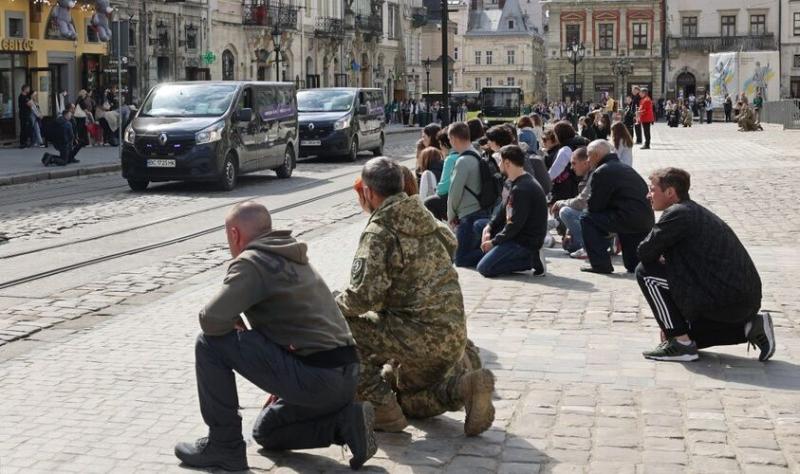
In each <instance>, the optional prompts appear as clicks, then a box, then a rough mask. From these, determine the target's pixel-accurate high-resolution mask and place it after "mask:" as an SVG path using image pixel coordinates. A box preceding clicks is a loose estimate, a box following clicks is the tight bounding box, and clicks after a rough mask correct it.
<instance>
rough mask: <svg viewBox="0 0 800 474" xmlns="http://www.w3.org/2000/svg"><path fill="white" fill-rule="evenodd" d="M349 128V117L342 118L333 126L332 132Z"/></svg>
mask: <svg viewBox="0 0 800 474" xmlns="http://www.w3.org/2000/svg"><path fill="white" fill-rule="evenodd" d="M349 126H350V116H349V115H348V116H347V117H342V118H340V119H339V120H337V121H336V123H334V124H333V129H334V130H344V129H345V128H347V127H349Z"/></svg>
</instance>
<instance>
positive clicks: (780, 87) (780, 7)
mask: <svg viewBox="0 0 800 474" xmlns="http://www.w3.org/2000/svg"><path fill="white" fill-rule="evenodd" d="M782 10H783V0H778V98H779V99H780V98H782V97H783V84H781V83H782V82H783V81H782V79H783V67H782V66H781V61H783V35H782V31H783V20H782V18H783V12H782Z"/></svg>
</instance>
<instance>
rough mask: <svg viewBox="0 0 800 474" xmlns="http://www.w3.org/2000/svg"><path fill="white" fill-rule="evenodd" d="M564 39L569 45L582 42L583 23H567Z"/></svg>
mask: <svg viewBox="0 0 800 474" xmlns="http://www.w3.org/2000/svg"><path fill="white" fill-rule="evenodd" d="M564 41H565V42H566V44H567V45H571V44H577V43H580V42H581V25H567V30H566V35H565V37H564Z"/></svg>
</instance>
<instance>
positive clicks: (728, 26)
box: [722, 15, 736, 36]
mask: <svg viewBox="0 0 800 474" xmlns="http://www.w3.org/2000/svg"><path fill="white" fill-rule="evenodd" d="M722 36H736V15H723V16H722Z"/></svg>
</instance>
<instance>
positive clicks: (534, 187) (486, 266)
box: [477, 138, 547, 277]
mask: <svg viewBox="0 0 800 474" xmlns="http://www.w3.org/2000/svg"><path fill="white" fill-rule="evenodd" d="M490 139H491V138H490ZM499 153H500V171H501V172H502V173H503V175H505V176H506V178H507V179H508V183H510V185H511V186H510V191H509V193H508V196H507V197H506V198H505V200H504V202H503V205H501V206H500V209H499V210H498V211H497V212H496V213H495V215H494V217H492V219H491V221H489V223H488V224H487V225H486V227H485V228H484V229H483V234H482V238H481V250H482V251H483V252H484V253H485V255H484V256H483V258H481V260H480V262H478V266H477V270H478V272H479V273H480V274H481V275H483V276H485V277H495V276H499V275H505V274H509V273H513V272H523V271H527V270H530V269H533V274H534V275H535V276H544V275H545V265H544V259H543V257H542V255H541V252H542V244H543V243H544V238H545V234H547V197H546V196H545V194H544V191H543V190H542V187H541V186H540V185H539V183H537V182H536V180H535V179H533V176H531V175H530V174H528V173H527V172H526V171H525V168H524V166H525V159H526V156H525V152H523V151H522V149H521V148H520V147H518V146H517V145H506V146H504V147H502V148H500V150H499Z"/></svg>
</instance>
